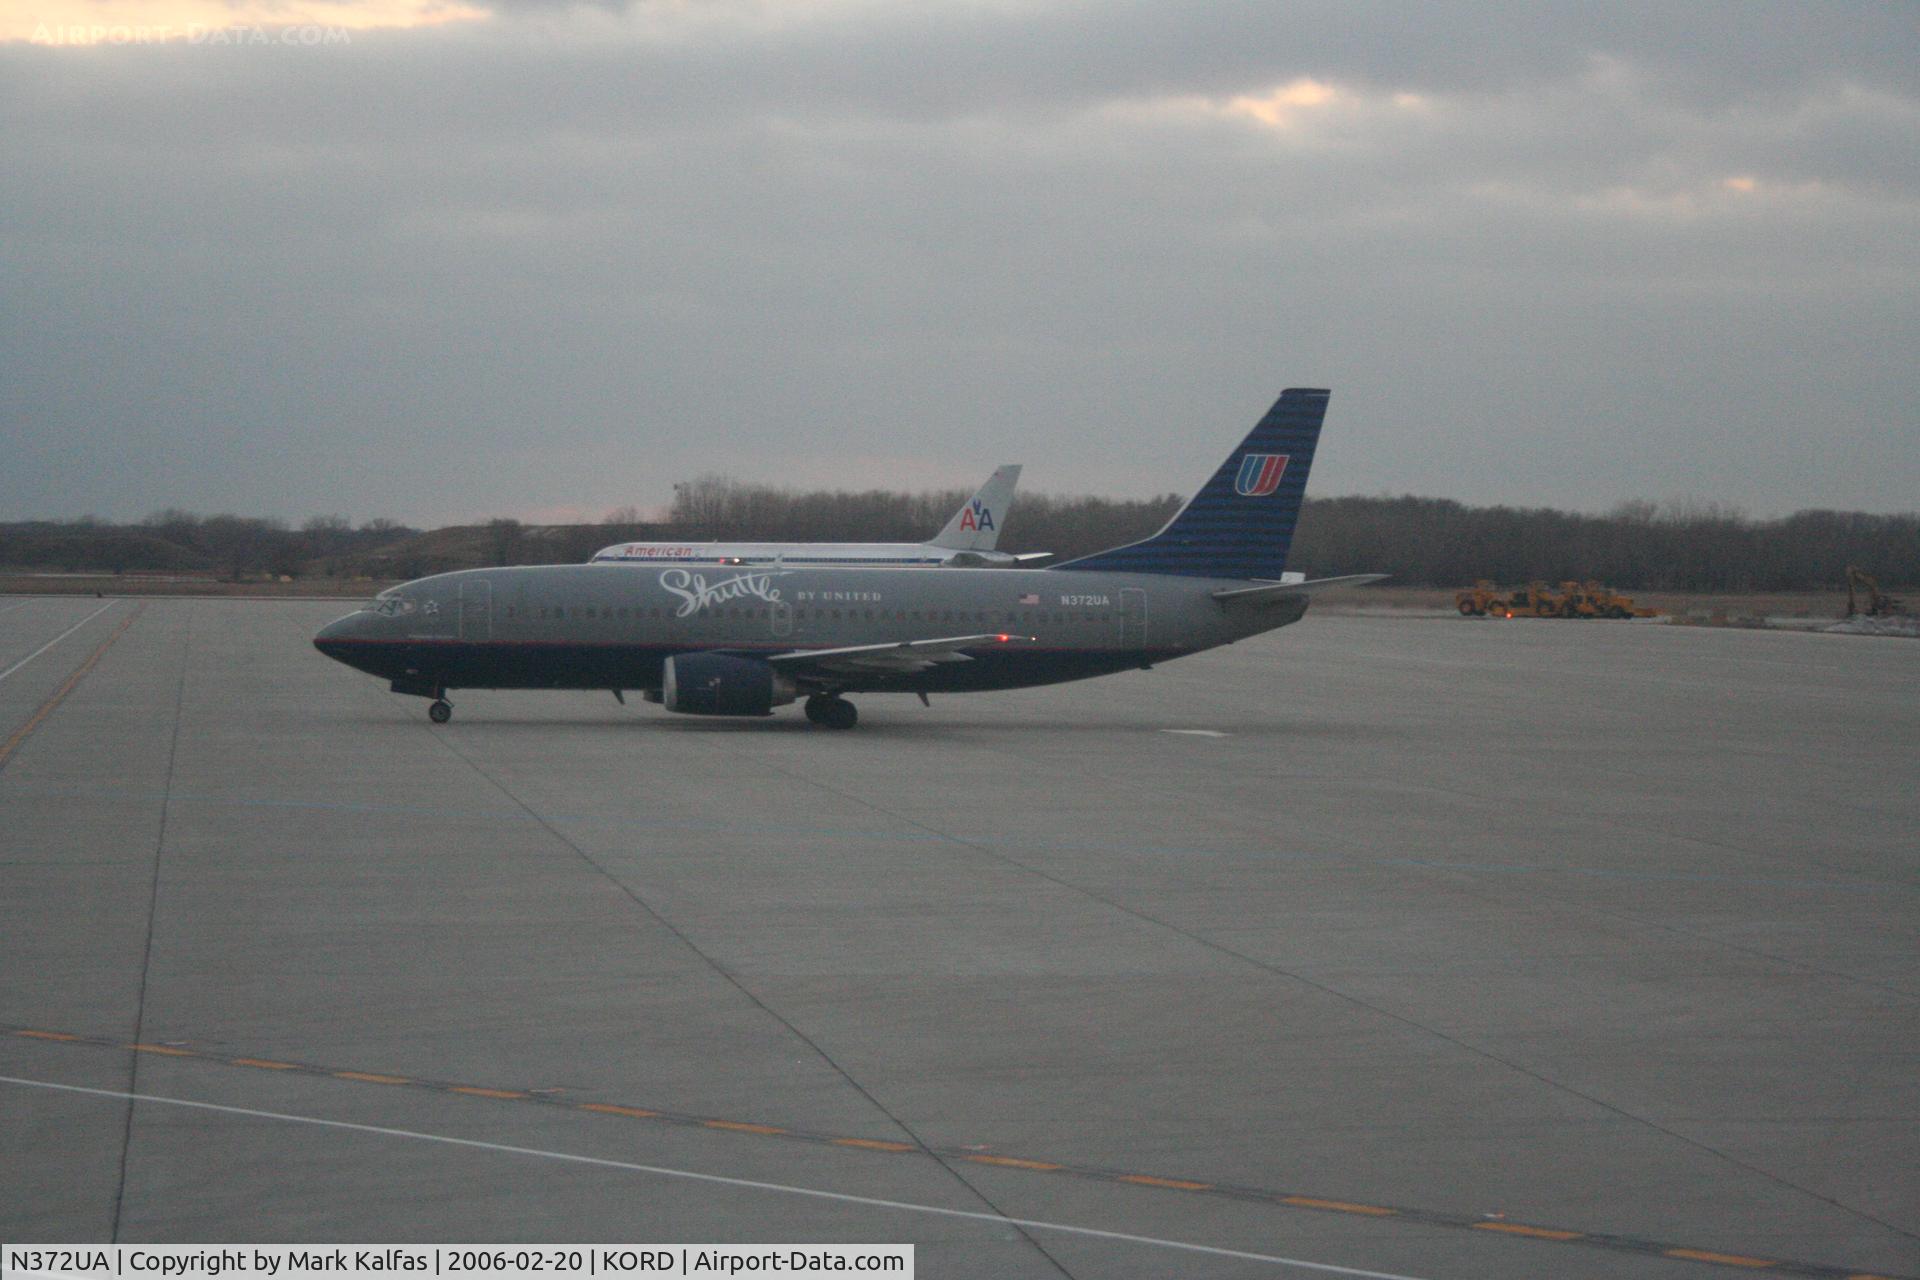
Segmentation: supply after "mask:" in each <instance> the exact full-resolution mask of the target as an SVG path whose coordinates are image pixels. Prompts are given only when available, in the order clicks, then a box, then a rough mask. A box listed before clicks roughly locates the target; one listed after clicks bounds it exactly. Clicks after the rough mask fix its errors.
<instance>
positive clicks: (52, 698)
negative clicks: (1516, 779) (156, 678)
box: [0, 602, 146, 769]
mask: <svg viewBox="0 0 1920 1280" xmlns="http://www.w3.org/2000/svg"><path fill="white" fill-rule="evenodd" d="M113 603H115V602H110V603H108V604H105V605H102V606H101V607H100V608H98V609H95V610H94V611H93V612H92V613H90V614H88V615H87V616H86V617H84V618H82V619H80V621H78V622H76V623H74V624H73V626H71V627H69V628H68V629H67V630H65V631H62V632H61V633H60V634H59V635H57V636H55V637H54V638H53V639H51V640H49V641H47V642H46V643H45V644H43V645H41V646H40V647H39V648H38V649H36V650H34V651H33V652H32V653H30V654H28V655H27V656H26V657H24V658H22V659H20V661H18V662H16V663H14V664H13V665H12V666H11V667H8V668H7V669H6V670H5V671H0V680H4V679H5V678H6V677H7V676H10V675H12V674H13V673H14V672H16V671H18V670H19V669H20V668H21V667H24V666H26V665H27V664H28V663H29V662H32V661H33V660H34V659H35V658H37V657H39V656H40V655H41V654H43V653H45V652H46V651H47V650H48V649H51V648H52V647H53V646H54V645H56V644H58V643H60V641H62V640H64V639H66V638H67V637H68V636H70V635H72V634H73V633H74V632H75V631H78V630H79V629H80V628H81V627H84V626H86V625H87V624H88V623H89V622H92V621H93V620H94V619H95V618H97V617H99V616H100V615H101V614H103V613H105V612H106V611H107V610H108V609H111V608H112V607H113ZM145 608H146V606H145V605H144V604H137V605H135V606H134V607H133V610H132V611H131V612H130V613H128V614H127V616H126V617H124V618H122V619H121V620H120V625H119V626H117V627H115V628H114V629H113V631H112V633H111V634H109V635H108V636H107V638H106V639H105V640H102V641H101V642H100V643H99V645H98V646H97V647H96V648H95V649H94V651H93V652H92V653H90V654H88V655H87V656H86V657H85V658H84V659H83V660H82V661H81V663H80V665H79V666H77V667H75V668H74V669H73V671H72V672H71V673H70V674H69V675H68V676H67V678H66V679H65V680H63V681H61V682H60V687H59V688H58V689H55V690H54V691H53V692H52V694H50V695H49V696H48V697H47V700H46V701H45V702H43V703H41V704H40V705H39V706H38V707H37V708H35V709H34V712H33V714H32V715H30V716H28V717H27V720H26V723H25V724H22V725H21V726H20V727H19V728H18V729H15V730H14V731H13V734H12V736H11V737H9V738H8V739H7V740H6V741H5V742H0V769H4V768H6V767H7V762H8V761H9V760H11V759H12V758H13V753H14V752H15V751H18V750H19V749H20V744H21V743H23V742H25V741H26V740H27V739H28V738H30V737H32V736H33V731H34V730H35V729H38V728H39V727H40V726H41V725H42V724H44V723H46V720H47V717H48V716H51V715H52V714H53V713H54V712H55V711H58V710H59V709H60V704H61V703H63V702H65V701H66V700H67V695H68V694H70V693H72V692H73V691H74V690H75V689H77V688H79V686H80V681H81V680H83V679H85V678H86V674H87V672H89V671H91V670H93V667H94V664H95V663H97V662H99V661H100V657H101V655H102V654H104V653H106V651H107V650H108V649H110V648H112V647H113V642H114V641H115V640H118V639H119V638H120V637H121V636H123V635H125V634H126V633H127V628H128V627H130V626H132V625H133V620H134V619H135V618H137V617H139V616H140V612H141V610H143V609H145Z"/></svg>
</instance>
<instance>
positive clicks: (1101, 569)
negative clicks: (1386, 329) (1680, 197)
mask: <svg viewBox="0 0 1920 1280" xmlns="http://www.w3.org/2000/svg"><path fill="white" fill-rule="evenodd" d="M1327 397H1328V393H1327V392H1325V391H1316V390H1299V389H1296V390H1290V391H1286V392H1283V393H1281V396H1280V399H1279V400H1278V401H1276V402H1275V404H1274V406H1273V408H1272V409H1271V410H1269V411H1268V412H1267V415H1266V416H1265V417H1264V418H1262V419H1261V420H1260V422H1259V425H1257V426H1255V427H1254V429H1253V431H1252V432H1251V433H1250V434H1249V435H1248V436H1247V438H1246V439H1245V440H1243V441H1241V443H1240V446H1239V447H1238V448H1237V449H1235V450H1234V451H1233V453H1232V454H1230V455H1229V456H1228V458H1227V460H1226V462H1225V463H1223V464H1222V465H1221V467H1220V469H1219V470H1218V471H1216V472H1215V473H1214V475H1213V478H1212V479H1211V480H1209V481H1207V483H1206V484H1205V485H1204V486H1202V487H1201V489H1200V491H1199V492H1198V493H1196V494H1194V496H1193V497H1192V498H1191V499H1189V500H1188V501H1187V504H1186V505H1185V506H1184V507H1182V508H1181V509H1180V511H1179V512H1178V514H1176V515H1175V516H1174V517H1173V519H1172V520H1170V521H1168V523H1167V525H1166V527H1165V528H1163V529H1161V530H1160V532H1159V533H1156V534H1155V535H1153V536H1152V537H1151V538H1147V539H1145V540H1144V541H1141V542H1135V543H1131V544H1129V545H1126V546H1122V547H1115V548H1113V549H1111V550H1108V551H1101V552H1096V553H1095V554H1093V555H1090V556H1085V557H1082V558H1081V559H1078V560H1070V561H1068V562H1066V563H1064V564H1059V565H1053V566H1051V567H1049V568H1045V569H1000V570H995V571H993V572H991V573H987V572H965V571H955V572H945V573H926V572H923V571H919V570H913V569H898V568H803V567H797V566H787V565H772V566H755V567H751V568H743V569H739V570H733V569H730V568H727V567H724V566H723V567H720V568H719V569H717V570H712V571H709V570H703V569H700V568H694V567H687V566H681V565H675V566H672V567H668V568H659V567H657V566H652V565H643V564H633V565H595V564H584V565H545V566H531V567H520V568H503V569H466V570H462V571H460V572H458V573H443V574H439V575H436V576H434V577H431V578H421V579H420V580H418V581H417V582H408V583H405V584H402V585H401V586H397V587H393V588H391V589H389V590H386V591H383V592H381V593H380V594H379V595H378V596H377V597H375V598H374V600H373V601H372V603H370V604H369V605H367V606H366V607H365V608H364V609H362V610H361V611H360V612H358V613H352V614H348V615H347V616H346V617H344V618H341V619H339V620H338V621H335V622H331V623H329V624H327V626H325V627H323V628H321V630H320V633H319V634H318V635H317V636H315V637H314V645H315V646H316V647H317V648H318V649H319V650H320V651H321V652H322V653H324V654H326V655H327V656H328V657H330V658H335V659H338V660H339V661H341V662H344V663H346V664H347V665H349V666H352V667H357V668H359V669H360V670H362V671H366V672H369V673H371V674H373V675H376V676H379V677H380V678H381V679H383V680H387V681H389V682H390V687H391V688H392V690H393V691H394V692H395V693H405V694H415V695H419V696H421V697H427V698H431V699H433V704H432V706H431V707H430V708H429V714H430V716H431V718H432V719H433V721H434V722H435V723H436V724H439V723H445V722H446V720H447V719H448V718H449V717H451V715H452V714H453V708H452V706H451V704H449V703H448V701H447V697H446V695H447V692H448V691H449V690H452V689H469V688H471V689H607V690H610V691H612V693H613V694H614V696H615V697H621V694H622V691H623V690H627V689H637V690H640V691H641V692H642V694H643V695H644V696H645V697H646V698H647V699H648V700H649V701H655V702H659V703H661V704H663V705H664V706H665V707H666V709H667V710H669V711H677V712H680V713H683V714H686V715H708V716H763V715H769V714H771V713H772V711H773V709H774V708H775V707H779V706H784V705H786V704H788V703H791V702H795V701H797V700H799V699H801V698H804V699H806V702H805V710H806V715H807V718H808V719H809V720H811V721H813V722H814V723H816V724H821V725H825V726H827V727H828V728H834V729H850V728H852V727H853V725H854V722H855V720H856V719H857V718H858V717H857V714H856V712H855V711H854V707H853V703H851V702H849V701H848V700H847V697H846V695H847V694H850V693H862V692H871V693H915V694H919V695H920V697H921V699H922V700H923V701H924V700H925V698H926V696H927V695H928V694H929V693H960V692H966V691H970V690H984V689H1018V688H1023V687H1027V686H1032V685H1042V684H1057V683H1060V682H1062V681H1066V680H1082V679H1085V678H1087V677H1089V676H1099V675H1107V674H1109V673H1111V672H1115V671H1130V670H1133V669H1136V668H1141V669H1144V668H1147V667H1150V666H1152V665H1153V664H1154V663H1156V662H1165V661H1168V660H1170V659H1173V658H1179V657H1183V656H1185V655H1187V654H1190V653H1198V652H1200V651H1201V650H1203V649H1211V648H1214V647H1216V646H1218V645H1223V644H1231V643H1233V642H1234V641H1236V640H1243V639H1245V638H1247V637H1248V636H1253V635H1258V634H1260V633H1261V632H1263V631H1271V630H1273V629H1274V628H1276V627H1284V626H1286V625H1287V624H1288V623H1291V622H1297V621H1299V620H1300V617H1301V615H1302V614H1304V613H1305V612H1306V610H1307V602H1308V597H1309V596H1310V595H1311V593H1313V592H1315V591H1317V590H1320V589H1321V588H1323V587H1329V586H1333V585H1335V584H1338V583H1361V582H1373V581H1376V580H1377V579H1379V578H1381V577H1383V576H1385V575H1382V574H1357V575H1353V576H1350V577H1342V578H1322V579H1320V580H1318V581H1302V580H1301V578H1300V575H1298V574H1288V573H1287V572H1286V565H1287V548H1288V546H1289V544H1290V543H1291V541H1292V539H1293V527H1294V522H1295V520H1296V519H1297V517H1298V516H1299V513H1300V503H1301V499H1302V496H1303V494H1304V492H1305V490H1306V485H1307V472H1308V470H1309V469H1310V468H1311V466H1312V465H1313V451H1314V446H1315V444H1316V443H1317V441H1318V440H1319V437H1320V425H1321V422H1322V420H1323V419H1324V418H1325V416H1326V410H1327ZM624 700H625V699H624V698H622V701H624Z"/></svg>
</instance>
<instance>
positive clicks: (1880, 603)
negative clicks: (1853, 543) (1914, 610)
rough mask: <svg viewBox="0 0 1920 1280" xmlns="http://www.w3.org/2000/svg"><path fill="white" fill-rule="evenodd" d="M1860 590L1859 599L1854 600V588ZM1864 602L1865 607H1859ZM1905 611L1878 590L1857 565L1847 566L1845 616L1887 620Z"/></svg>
mask: <svg viewBox="0 0 1920 1280" xmlns="http://www.w3.org/2000/svg"><path fill="white" fill-rule="evenodd" d="M1855 587H1858V588H1859V589H1860V599H1858V600H1856V599H1855V596H1854V588H1855ZM1862 601H1864V602H1865V605H1866V607H1865V608H1864V609H1863V608H1861V607H1860V604H1861V602H1862ZM1904 612H1906V609H1905V607H1904V606H1903V605H1901V603H1900V602H1899V601H1898V600H1895V599H1894V598H1893V597H1892V596H1890V595H1888V594H1887V593H1886V592H1884V591H1882V590H1880V584H1879V583H1878V582H1875V581H1874V579H1873V575H1872V574H1870V573H1868V572H1867V571H1866V570H1864V569H1862V568H1860V567H1859V566H1857V565H1851V564H1850V565H1848V566H1847V616H1848V617H1849V618H1852V617H1856V616H1861V615H1864V616H1866V617H1869V618H1887V617H1891V616H1893V615H1894V614H1896V613H1904Z"/></svg>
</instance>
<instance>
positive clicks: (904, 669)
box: [766, 632, 1033, 675]
mask: <svg viewBox="0 0 1920 1280" xmlns="http://www.w3.org/2000/svg"><path fill="white" fill-rule="evenodd" d="M1031 639H1033V637H1032V636H1014V635H1008V634H1006V633H1005V632H994V633H993V634H991V635H979V636H947V637H945V638H943V639H938V640H900V641H892V642H889V643H886V644H855V645H848V646H846V647H845V648H841V649H795V650H793V651H791V652H789V653H776V654H774V655H773V656H772V657H770V658H767V659H766V661H768V662H770V663H772V664H773V665H774V666H776V667H779V668H781V669H783V670H787V671H796V670H798V671H805V670H809V669H811V670H816V671H820V672H823V673H827V674H834V675H861V674H867V675H872V674H882V675H909V674H911V673H913V672H915V671H925V670H926V669H927V668H928V667H931V666H933V665H934V664H935V663H937V662H966V661H968V658H967V655H966V654H964V653H961V652H960V650H962V649H978V648H980V647H982V646H983V645H1002V644H1011V643H1012V642H1013V641H1015V640H1031Z"/></svg>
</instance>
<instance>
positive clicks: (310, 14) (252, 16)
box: [0, 0, 491, 47]
mask: <svg viewBox="0 0 1920 1280" xmlns="http://www.w3.org/2000/svg"><path fill="white" fill-rule="evenodd" d="M9 10H10V11H9V12H6V13H4V14H0V43H10V42H12V43H26V44H39V45H48V46H53V47H74V46H84V45H101V44H164V43H166V42H168V41H186V42H193V41H196V40H200V39H206V38H208V37H209V36H211V35H212V34H213V33H216V32H221V31H233V30H236V29H247V30H261V31H278V30H285V29H287V28H290V27H309V28H329V29H332V30H335V31H373V30H379V29H382V28H398V27H426V26H438V25H440V24H443V23H448V22H472V21H476V20H478V19H482V18H487V17H490V16H491V15H490V14H489V13H488V11H487V10H485V9H481V8H476V7H474V6H473V5H469V4H463V3H460V2H459V0H42V2H41V3H39V4H31V3H29V4H27V5H23V6H20V7H19V8H14V7H13V6H9Z"/></svg>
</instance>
